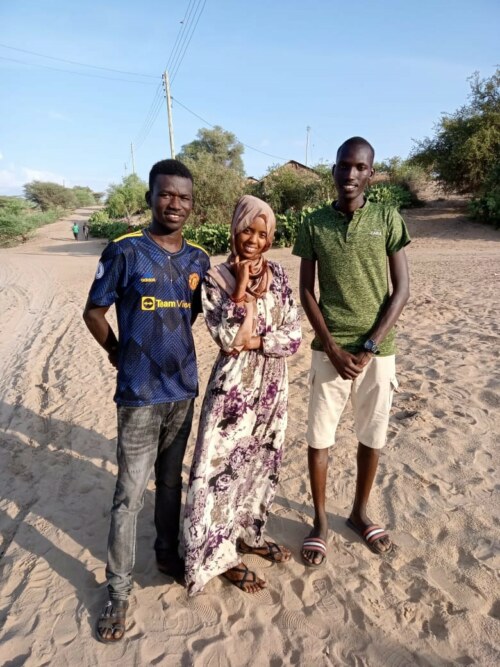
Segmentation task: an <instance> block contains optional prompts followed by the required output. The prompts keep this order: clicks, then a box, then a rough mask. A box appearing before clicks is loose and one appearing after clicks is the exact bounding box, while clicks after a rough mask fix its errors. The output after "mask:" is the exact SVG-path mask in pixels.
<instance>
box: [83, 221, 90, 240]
mask: <svg viewBox="0 0 500 667" xmlns="http://www.w3.org/2000/svg"><path fill="white" fill-rule="evenodd" d="M82 231H83V236H84V238H85V240H86V241H88V240H89V225H88V222H87V221H86V220H85V222H84V223H83V227H82Z"/></svg>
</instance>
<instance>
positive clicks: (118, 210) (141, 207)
mask: <svg viewBox="0 0 500 667" xmlns="http://www.w3.org/2000/svg"><path fill="white" fill-rule="evenodd" d="M147 189H148V186H147V185H146V183H145V182H144V181H141V179H140V178H139V177H138V176H137V175H136V174H130V175H129V176H125V178H123V180H122V182H121V183H120V184H119V185H110V186H109V189H108V196H107V198H106V208H105V210H106V212H107V213H108V215H109V217H110V218H115V219H117V218H125V219H126V220H127V221H128V222H129V223H130V222H131V221H132V218H133V216H134V215H137V214H139V213H144V211H147V208H148V205H147V204H146V199H145V196H146V191H147Z"/></svg>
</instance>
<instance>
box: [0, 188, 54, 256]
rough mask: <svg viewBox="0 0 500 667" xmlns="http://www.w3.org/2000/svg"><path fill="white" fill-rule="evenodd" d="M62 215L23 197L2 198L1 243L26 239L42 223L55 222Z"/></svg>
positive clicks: (0, 209) (0, 202)
mask: <svg viewBox="0 0 500 667" xmlns="http://www.w3.org/2000/svg"><path fill="white" fill-rule="evenodd" d="M59 216H60V212H59V211H57V210H52V211H47V212H43V211H40V209H39V208H35V207H33V206H30V204H29V203H28V202H26V201H25V200H23V199H16V198H11V197H2V198H1V199H0V245H11V244H15V243H16V242H19V241H26V240H27V238H28V237H29V235H30V233H31V232H33V231H34V230H35V229H37V228H38V227H41V226H42V225H48V224H50V223H51V222H55V221H56V220H57V219H58V218H59Z"/></svg>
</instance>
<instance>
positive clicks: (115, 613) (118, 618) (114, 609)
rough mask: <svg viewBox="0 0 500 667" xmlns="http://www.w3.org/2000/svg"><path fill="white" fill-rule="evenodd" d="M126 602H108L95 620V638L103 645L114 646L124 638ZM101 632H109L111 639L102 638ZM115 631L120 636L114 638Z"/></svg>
mask: <svg viewBox="0 0 500 667" xmlns="http://www.w3.org/2000/svg"><path fill="white" fill-rule="evenodd" d="M127 609H128V602H127V600H109V601H108V602H107V603H106V606H105V607H104V609H103V610H102V612H101V615H100V616H99V618H98V619H97V623H96V628H95V632H96V637H97V640H98V641H100V642H102V643H103V644H114V643H115V642H119V641H121V640H122V639H123V637H124V636H125V618H126V616H127ZM103 630H111V637H103V635H102V632H103ZM115 631H118V632H119V633H120V634H119V636H118V637H115Z"/></svg>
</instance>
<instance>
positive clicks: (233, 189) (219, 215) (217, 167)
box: [184, 153, 243, 225]
mask: <svg viewBox="0 0 500 667" xmlns="http://www.w3.org/2000/svg"><path fill="white" fill-rule="evenodd" d="M184 162H185V164H186V166H187V167H188V168H189V169H190V171H191V173H192V174H193V179H194V204H193V213H192V215H191V220H192V224H195V225H205V224H210V225H212V224H228V223H229V222H230V220H231V218H232V215H233V211H234V207H235V205H236V202H237V201H238V199H239V197H240V196H241V195H242V193H243V180H242V178H241V175H240V174H239V173H238V172H237V171H236V170H235V169H232V168H230V167H228V166H226V165H225V164H223V163H222V162H220V161H219V160H218V159H217V158H216V157H215V156H214V155H212V154H211V153H200V154H199V155H198V156H197V157H196V159H193V158H186V159H185V160H184Z"/></svg>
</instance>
